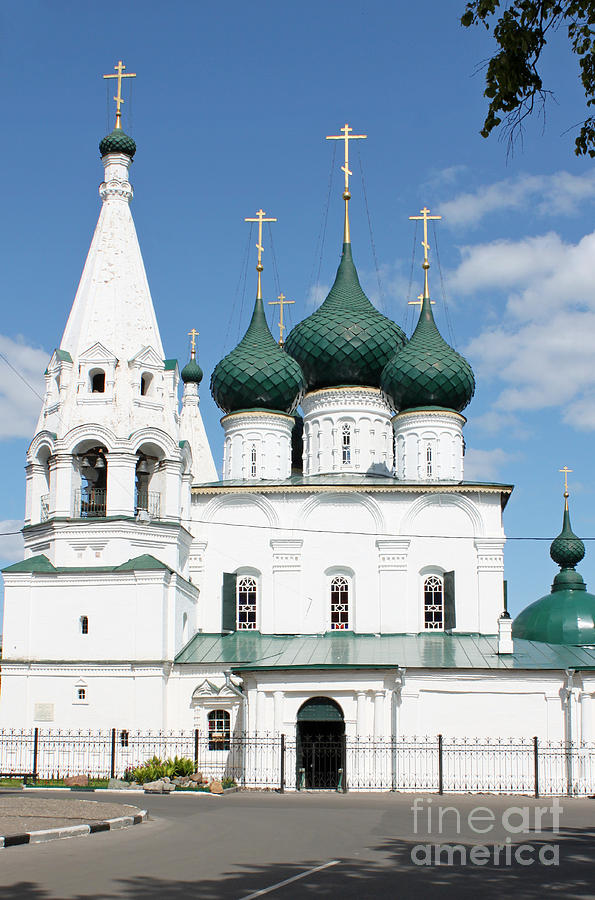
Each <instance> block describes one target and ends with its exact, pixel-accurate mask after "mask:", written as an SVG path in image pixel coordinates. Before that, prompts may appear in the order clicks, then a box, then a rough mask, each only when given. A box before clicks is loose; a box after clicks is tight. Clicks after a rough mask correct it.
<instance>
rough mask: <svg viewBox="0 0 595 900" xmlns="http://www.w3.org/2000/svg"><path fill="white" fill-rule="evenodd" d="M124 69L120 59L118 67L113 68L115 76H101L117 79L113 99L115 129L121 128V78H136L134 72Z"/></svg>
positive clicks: (122, 101)
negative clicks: (116, 91)
mask: <svg viewBox="0 0 595 900" xmlns="http://www.w3.org/2000/svg"><path fill="white" fill-rule="evenodd" d="M125 68H126V66H125V65H123V64H122V60H121V59H120V60H118V65H117V66H114V69H115V70H116V74H115V75H104V76H103V77H104V78H117V79H118V93H117V94H116V96H115V97H114V100H115V101H116V126H115V127H116V128H121V127H122V122H121V113H120V107H121V105H122V104H123V103H124V100H123V99H122V79H123V78H136V72H124V69H125Z"/></svg>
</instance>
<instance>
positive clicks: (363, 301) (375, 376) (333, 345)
mask: <svg viewBox="0 0 595 900" xmlns="http://www.w3.org/2000/svg"><path fill="white" fill-rule="evenodd" d="M404 343H405V334H404V333H403V331H402V330H401V329H400V328H399V326H398V325H396V324H395V323H394V322H391V320H390V319H388V318H387V317H386V316H383V315H382V313H380V312H378V310H377V309H375V308H374V307H373V306H372V304H371V303H370V301H369V300H368V298H367V297H366V295H365V294H364V292H363V290H362V289H361V286H360V283H359V279H358V277H357V271H356V269H355V266H354V264H353V258H352V255H351V244H343V255H342V257H341V262H340V263H339V268H338V270H337V277H336V278H335V283H334V284H333V286H332V288H331V290H330V292H329V295H328V297H327V298H326V300H325V301H324V303H323V304H322V305H321V306H320V307H319V308H318V309H317V310H316V312H315V313H312V315H311V316H308V318H307V319H304V320H303V322H300V323H299V324H298V325H296V326H295V328H294V329H293V330H292V331H291V332H290V334H289V335H288V337H287V340H286V342H285V348H286V350H287V352H288V353H289V354H290V355H291V356H293V358H294V359H296V360H297V361H298V363H299V364H300V366H301V367H302V371H303V373H304V375H305V378H306V382H307V387H308V390H309V391H312V390H316V389H317V388H325V387H337V386H339V385H366V386H369V387H378V385H379V384H380V374H381V372H382V369H383V368H384V366H385V364H386V363H387V362H388V360H389V359H390V358H391V357H392V356H393V355H394V353H395V352H396V351H397V350H398V349H399V347H402V346H403V344H404Z"/></svg>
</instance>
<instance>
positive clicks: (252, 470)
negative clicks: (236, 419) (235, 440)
mask: <svg viewBox="0 0 595 900" xmlns="http://www.w3.org/2000/svg"><path fill="white" fill-rule="evenodd" d="M250 475H251V476H252V478H256V445H255V444H252V449H251V451H250Z"/></svg>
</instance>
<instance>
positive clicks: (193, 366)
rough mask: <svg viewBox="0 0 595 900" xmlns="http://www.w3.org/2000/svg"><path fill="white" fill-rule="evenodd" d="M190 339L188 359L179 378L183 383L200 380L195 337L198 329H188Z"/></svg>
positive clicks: (192, 382)
mask: <svg viewBox="0 0 595 900" xmlns="http://www.w3.org/2000/svg"><path fill="white" fill-rule="evenodd" d="M188 334H189V335H190V339H191V347H190V359H189V360H188V362H187V363H186V365H185V366H184V368H183V369H182V371H181V372H180V378H181V379H182V381H183V382H184V384H196V385H198V384H200V383H201V381H202V376H203V371H202V369H201V367H200V366H199V364H198V362H197V359H196V338H197V335H198V331H197V330H196V329H195V328H193V329H192V331H189V332H188Z"/></svg>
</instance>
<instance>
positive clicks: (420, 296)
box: [407, 294, 436, 306]
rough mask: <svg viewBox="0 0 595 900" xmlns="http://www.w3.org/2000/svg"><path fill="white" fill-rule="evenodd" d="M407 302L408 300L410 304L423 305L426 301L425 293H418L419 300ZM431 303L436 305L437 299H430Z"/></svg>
mask: <svg viewBox="0 0 595 900" xmlns="http://www.w3.org/2000/svg"><path fill="white" fill-rule="evenodd" d="M407 302H408V304H409V306H421V305H422V303H423V302H424V295H423V294H418V295H417V300H408V301H407ZM430 303H431V304H432V306H435V305H436V301H435V300H430Z"/></svg>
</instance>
